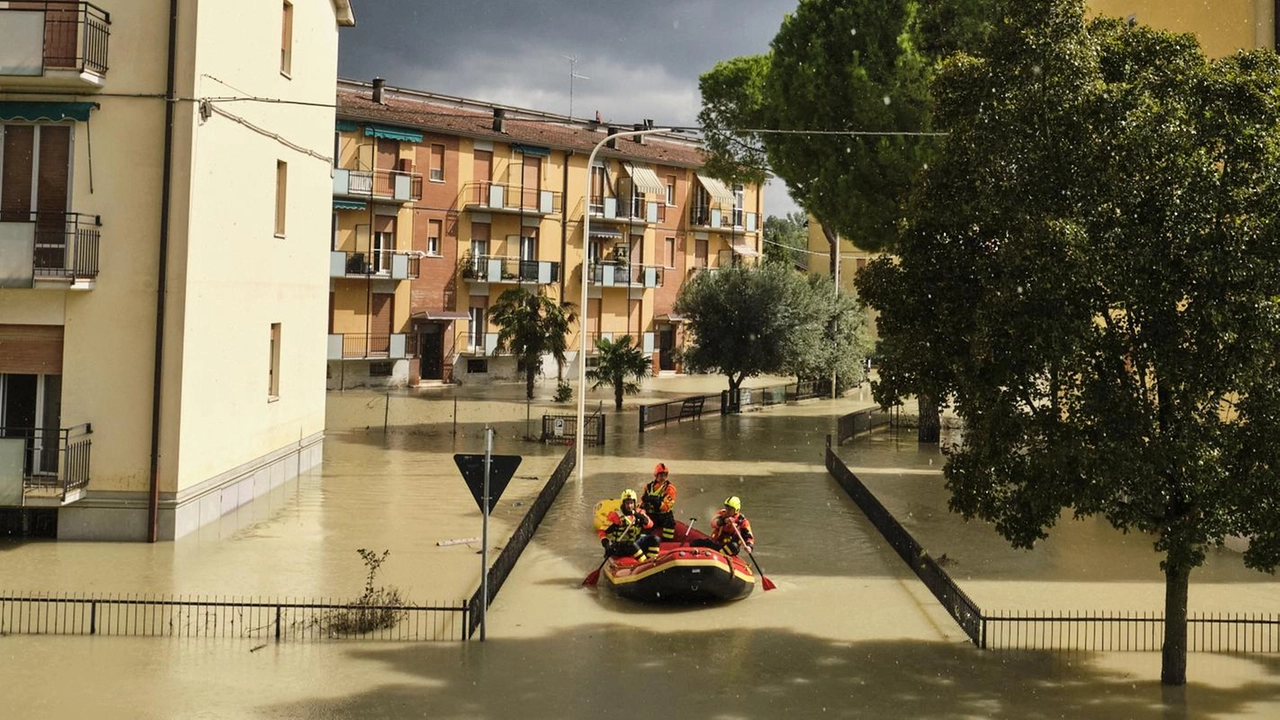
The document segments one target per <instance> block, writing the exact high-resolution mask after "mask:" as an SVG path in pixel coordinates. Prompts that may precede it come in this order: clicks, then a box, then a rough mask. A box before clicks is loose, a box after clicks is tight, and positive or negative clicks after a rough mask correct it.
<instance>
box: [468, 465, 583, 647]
mask: <svg viewBox="0 0 1280 720" xmlns="http://www.w3.org/2000/svg"><path fill="white" fill-rule="evenodd" d="M576 465H577V454H576V453H575V451H574V450H573V449H570V450H569V451H568V452H566V453H565V454H564V457H563V458H561V459H560V464H559V465H557V466H556V469H555V471H554V472H552V473H551V477H550V478H548V479H547V484H546V485H544V486H543V487H542V492H540V493H538V497H537V499H536V500H534V501H533V503H532V504H531V505H530V506H529V511H528V512H527V513H525V515H524V519H522V520H521V521H520V525H518V526H517V527H516V529H515V531H514V532H512V533H511V539H510V540H508V541H507V544H506V545H505V546H504V547H503V548H502V552H500V553H498V559H497V560H495V561H494V562H493V565H492V566H491V567H490V568H489V577H488V590H489V593H488V597H487V598H486V597H484V588H485V585H483V584H482V585H481V586H480V587H478V588H476V591H475V592H474V593H473V594H472V595H471V599H470V600H469V601H468V602H467V607H468V608H469V609H470V612H469V613H468V616H467V635H466V637H467V638H470V637H471V636H472V635H473V634H474V633H475V631H476V627H478V626H479V624H480V617H481V614H482V613H481V612H480V603H481V602H484V607H486V608H487V607H489V606H490V605H492V604H493V599H494V598H495V597H497V595H498V591H499V590H500V589H502V583H504V582H505V581H506V579H507V576H508V575H510V574H511V571H512V570H513V569H514V568H515V566H516V561H517V560H519V559H520V554H521V553H523V552H524V549H525V548H526V547H527V546H528V545H529V541H530V540H532V539H533V534H534V533H535V532H537V530H538V526H539V525H541V524H542V519H543V518H544V517H546V515H547V510H549V509H551V504H552V503H554V502H555V501H556V496H558V495H559V494H560V490H561V488H563V487H564V483H565V481H566V480H568V479H569V474H570V473H572V472H573V468H574V467H575V466H576Z"/></svg>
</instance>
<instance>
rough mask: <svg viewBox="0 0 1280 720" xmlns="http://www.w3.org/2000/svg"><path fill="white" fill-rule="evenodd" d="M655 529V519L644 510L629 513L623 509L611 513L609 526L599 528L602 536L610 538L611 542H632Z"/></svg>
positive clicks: (598, 532)
mask: <svg viewBox="0 0 1280 720" xmlns="http://www.w3.org/2000/svg"><path fill="white" fill-rule="evenodd" d="M652 529H653V520H650V519H649V516H648V515H646V514H644V512H643V511H642V510H636V512H635V513H634V514H632V515H627V514H625V513H623V512H622V511H621V510H614V511H613V512H611V513H609V526H608V527H606V528H603V529H601V530H597V531H596V532H597V534H598V535H599V536H600V537H601V538H609V541H610V542H615V543H616V542H631V541H632V540H635V539H636V538H638V537H640V536H641V535H643V534H644V533H646V532H648V531H649V530H652Z"/></svg>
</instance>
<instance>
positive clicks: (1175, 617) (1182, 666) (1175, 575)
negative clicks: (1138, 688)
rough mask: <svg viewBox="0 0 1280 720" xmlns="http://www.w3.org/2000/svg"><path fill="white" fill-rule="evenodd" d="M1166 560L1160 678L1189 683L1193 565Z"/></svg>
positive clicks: (1169, 682)
mask: <svg viewBox="0 0 1280 720" xmlns="http://www.w3.org/2000/svg"><path fill="white" fill-rule="evenodd" d="M1170 554H1171V555H1172V553H1170ZM1165 562H1166V567H1165V571H1164V647H1163V648H1161V651H1160V682H1161V683H1163V684H1165V685H1186V684H1187V587H1188V586H1189V585H1190V584H1191V568H1189V567H1187V566H1185V565H1181V564H1174V563H1172V562H1170V561H1168V560H1167V559H1166V561H1165Z"/></svg>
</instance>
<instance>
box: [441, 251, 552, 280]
mask: <svg viewBox="0 0 1280 720" xmlns="http://www.w3.org/2000/svg"><path fill="white" fill-rule="evenodd" d="M458 270H459V272H461V273H462V277H463V279H464V280H466V281H468V282H473V283H498V284H501V283H508V284H514V285H523V284H536V285H549V284H551V283H553V282H559V281H560V263H558V262H552V261H550V260H521V259H520V258H513V257H497V256H494V255H476V256H468V257H467V258H466V259H464V260H463V261H462V262H460V263H458Z"/></svg>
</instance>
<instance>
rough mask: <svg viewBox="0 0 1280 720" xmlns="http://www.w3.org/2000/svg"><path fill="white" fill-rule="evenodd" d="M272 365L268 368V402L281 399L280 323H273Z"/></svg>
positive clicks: (270, 352)
mask: <svg viewBox="0 0 1280 720" xmlns="http://www.w3.org/2000/svg"><path fill="white" fill-rule="evenodd" d="M269 354H270V359H271V366H270V367H269V368H268V370H267V402H272V401H275V400H279V399H280V323H271V348H270V351H269Z"/></svg>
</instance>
